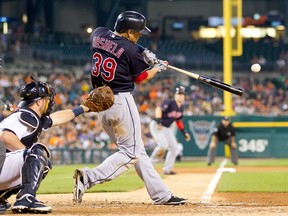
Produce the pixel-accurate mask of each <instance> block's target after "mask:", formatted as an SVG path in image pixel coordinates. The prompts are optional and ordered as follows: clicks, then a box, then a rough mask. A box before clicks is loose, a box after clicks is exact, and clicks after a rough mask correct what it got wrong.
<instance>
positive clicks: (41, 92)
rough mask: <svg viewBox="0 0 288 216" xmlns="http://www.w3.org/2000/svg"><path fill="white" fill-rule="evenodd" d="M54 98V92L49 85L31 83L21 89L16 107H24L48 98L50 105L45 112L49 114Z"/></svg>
mask: <svg viewBox="0 0 288 216" xmlns="http://www.w3.org/2000/svg"><path fill="white" fill-rule="evenodd" d="M54 96H55V90H54V89H53V88H52V87H51V86H50V85H49V84H47V83H43V82H38V81H36V82H31V83H29V84H27V85H24V86H23V87H22V89H21V92H20V97H21V102H20V103H19V105H18V107H20V108H22V107H26V106H29V105H31V104H33V103H34V102H35V101H37V100H39V99H41V98H44V97H49V99H50V103H49V107H48V110H47V111H49V112H50V111H51V110H52V107H53V105H54ZM46 113H47V112H46Z"/></svg>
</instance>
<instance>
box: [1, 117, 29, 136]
mask: <svg viewBox="0 0 288 216" xmlns="http://www.w3.org/2000/svg"><path fill="white" fill-rule="evenodd" d="M1 126H2V129H1V130H2V131H3V130H7V131H11V132H13V133H14V134H15V135H16V136H17V137H18V139H19V140H20V139H21V138H22V137H24V136H26V135H28V134H29V130H30V131H31V130H32V128H31V129H30V127H29V126H28V125H24V124H23V123H22V122H21V121H20V113H15V114H13V115H10V116H9V117H8V118H7V119H5V120H4V122H3V123H2V125H1Z"/></svg>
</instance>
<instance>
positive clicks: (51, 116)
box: [0, 80, 113, 213]
mask: <svg viewBox="0 0 288 216" xmlns="http://www.w3.org/2000/svg"><path fill="white" fill-rule="evenodd" d="M102 90H103V89H100V90H99V89H96V90H93V91H92V92H91V93H90V94H89V96H88V98H87V99H85V100H84V101H83V104H87V106H85V105H80V106H78V107H75V108H73V109H67V110H61V111H57V112H54V113H51V111H52V109H53V105H54V96H55V91H54V89H53V88H52V87H51V86H50V85H49V84H47V83H43V82H38V81H35V80H34V81H33V82H31V83H29V84H27V85H25V86H23V87H22V89H21V93H20V96H21V98H22V99H21V102H20V103H19V105H18V109H17V110H16V111H14V112H13V113H12V114H10V115H9V116H8V117H7V118H5V119H4V120H3V121H2V122H1V123H0V143H1V144H2V146H4V147H5V148H6V157H5V161H4V164H3V166H2V172H1V174H0V213H4V212H5V211H6V209H8V208H10V206H11V205H10V204H9V203H8V202H7V199H8V198H9V197H10V196H11V195H12V194H17V196H16V202H15V203H14V205H13V207H12V211H13V212H14V213H49V212H51V211H52V208H51V207H50V206H46V205H45V204H44V203H43V202H41V201H39V200H38V199H37V198H36V192H37V190H38V188H39V186H40V183H41V181H42V180H43V179H44V178H45V176H46V175H47V174H48V172H49V171H50V170H51V168H52V167H51V163H50V152H49V150H48V148H47V147H46V145H45V144H42V143H39V142H37V140H38V137H39V136H40V134H41V132H42V130H47V129H49V128H50V127H54V126H57V125H61V124H64V123H66V122H68V121H70V120H72V119H74V118H75V117H76V116H78V115H80V114H82V113H84V112H88V111H94V110H97V111H101V109H108V108H109V107H110V106H112V105H113V98H112V99H111V101H109V102H108V103H107V104H108V105H104V104H102V103H101V102H102V99H103V98H104V99H107V98H106V97H105V94H106V93H107V91H108V90H109V89H108V90H107V89H106V91H104V92H102ZM104 90H105V89H104ZM99 98H100V101H99V100H98V99H99ZM93 100H95V103H94V102H93ZM87 101H88V102H87ZM106 101H107V100H106ZM99 104H100V105H101V107H100V106H99ZM90 106H91V107H90Z"/></svg>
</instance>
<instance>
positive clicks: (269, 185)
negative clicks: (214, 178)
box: [217, 172, 288, 192]
mask: <svg viewBox="0 0 288 216" xmlns="http://www.w3.org/2000/svg"><path fill="white" fill-rule="evenodd" d="M287 179H288V173H287V172H236V173H223V176H222V178H221V180H220V182H219V184H218V187H217V191H218V192H288V184H287Z"/></svg>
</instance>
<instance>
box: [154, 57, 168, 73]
mask: <svg viewBox="0 0 288 216" xmlns="http://www.w3.org/2000/svg"><path fill="white" fill-rule="evenodd" d="M168 65H169V63H168V62H167V61H163V60H159V59H158V63H157V64H155V65H154V68H155V67H157V68H159V69H158V72H161V71H165V70H167V67H168Z"/></svg>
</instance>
